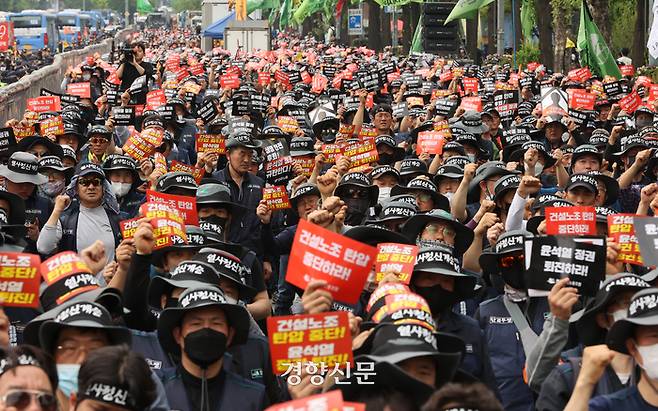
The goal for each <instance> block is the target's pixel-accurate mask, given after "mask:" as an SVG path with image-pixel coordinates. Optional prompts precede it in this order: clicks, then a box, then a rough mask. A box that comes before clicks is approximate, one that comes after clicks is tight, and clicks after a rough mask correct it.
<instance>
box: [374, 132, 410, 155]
mask: <svg viewBox="0 0 658 411" xmlns="http://www.w3.org/2000/svg"><path fill="white" fill-rule="evenodd" d="M380 145H385V146H388V147H390V148H392V149H393V160H394V161H395V162H398V161H402V160H403V159H404V154H405V151H404V148H402V147H398V146H397V145H396V144H395V139H393V137H391V136H389V135H386V134H382V135H380V136H377V137H376V138H375V147H379V146H380Z"/></svg>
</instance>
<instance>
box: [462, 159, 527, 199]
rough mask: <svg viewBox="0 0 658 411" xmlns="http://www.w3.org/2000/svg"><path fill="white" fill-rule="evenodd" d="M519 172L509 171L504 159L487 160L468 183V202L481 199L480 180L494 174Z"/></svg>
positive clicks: (516, 172) (503, 174)
mask: <svg viewBox="0 0 658 411" xmlns="http://www.w3.org/2000/svg"><path fill="white" fill-rule="evenodd" d="M513 174H519V172H518V171H509V170H508V169H507V166H506V164H505V163H503V162H502V161H487V162H486V163H484V164H482V165H481V166H480V167H478V168H477V170H475V176H474V177H473V180H472V181H471V182H470V184H469V185H468V199H467V200H468V202H469V203H476V202H478V201H480V182H481V181H484V180H487V179H489V178H491V177H494V176H501V177H503V176H508V175H513Z"/></svg>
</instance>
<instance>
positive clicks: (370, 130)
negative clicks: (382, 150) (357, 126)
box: [352, 125, 377, 141]
mask: <svg viewBox="0 0 658 411" xmlns="http://www.w3.org/2000/svg"><path fill="white" fill-rule="evenodd" d="M352 134H353V133H352ZM357 137H359V140H362V141H366V140H373V141H374V140H375V137H377V130H376V129H375V128H374V127H368V126H365V125H364V126H361V130H359V134H358V135H357Z"/></svg>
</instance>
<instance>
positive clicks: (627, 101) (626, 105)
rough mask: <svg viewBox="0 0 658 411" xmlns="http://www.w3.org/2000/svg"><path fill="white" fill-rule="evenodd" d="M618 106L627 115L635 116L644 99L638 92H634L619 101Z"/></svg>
mask: <svg viewBox="0 0 658 411" xmlns="http://www.w3.org/2000/svg"><path fill="white" fill-rule="evenodd" d="M618 104H619V107H621V109H622V110H624V111H625V112H626V113H627V114H633V113H634V112H635V110H637V108H638V107H640V105H642V97H640V95H639V94H638V93H637V91H636V90H633V91H631V93H630V94H629V95H627V96H626V97H624V98H622V99H621V100H619V103H618Z"/></svg>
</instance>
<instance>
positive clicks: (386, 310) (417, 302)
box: [370, 293, 431, 326]
mask: <svg viewBox="0 0 658 411" xmlns="http://www.w3.org/2000/svg"><path fill="white" fill-rule="evenodd" d="M400 310H422V311H425V312H426V313H427V314H430V315H431V310H430V307H429V306H428V305H427V301H425V299H424V298H423V297H421V296H419V295H417V294H413V293H409V294H392V295H387V296H385V297H384V305H383V306H382V307H381V308H379V309H377V311H375V313H374V314H373V315H372V316H371V317H370V319H371V320H372V321H373V322H375V323H380V322H382V321H383V320H384V319H385V318H386V317H388V316H390V315H392V314H393V313H394V312H396V311H400ZM416 321H419V320H416ZM419 322H420V321H419ZM420 325H423V326H427V325H426V324H422V322H421V324H420Z"/></svg>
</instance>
